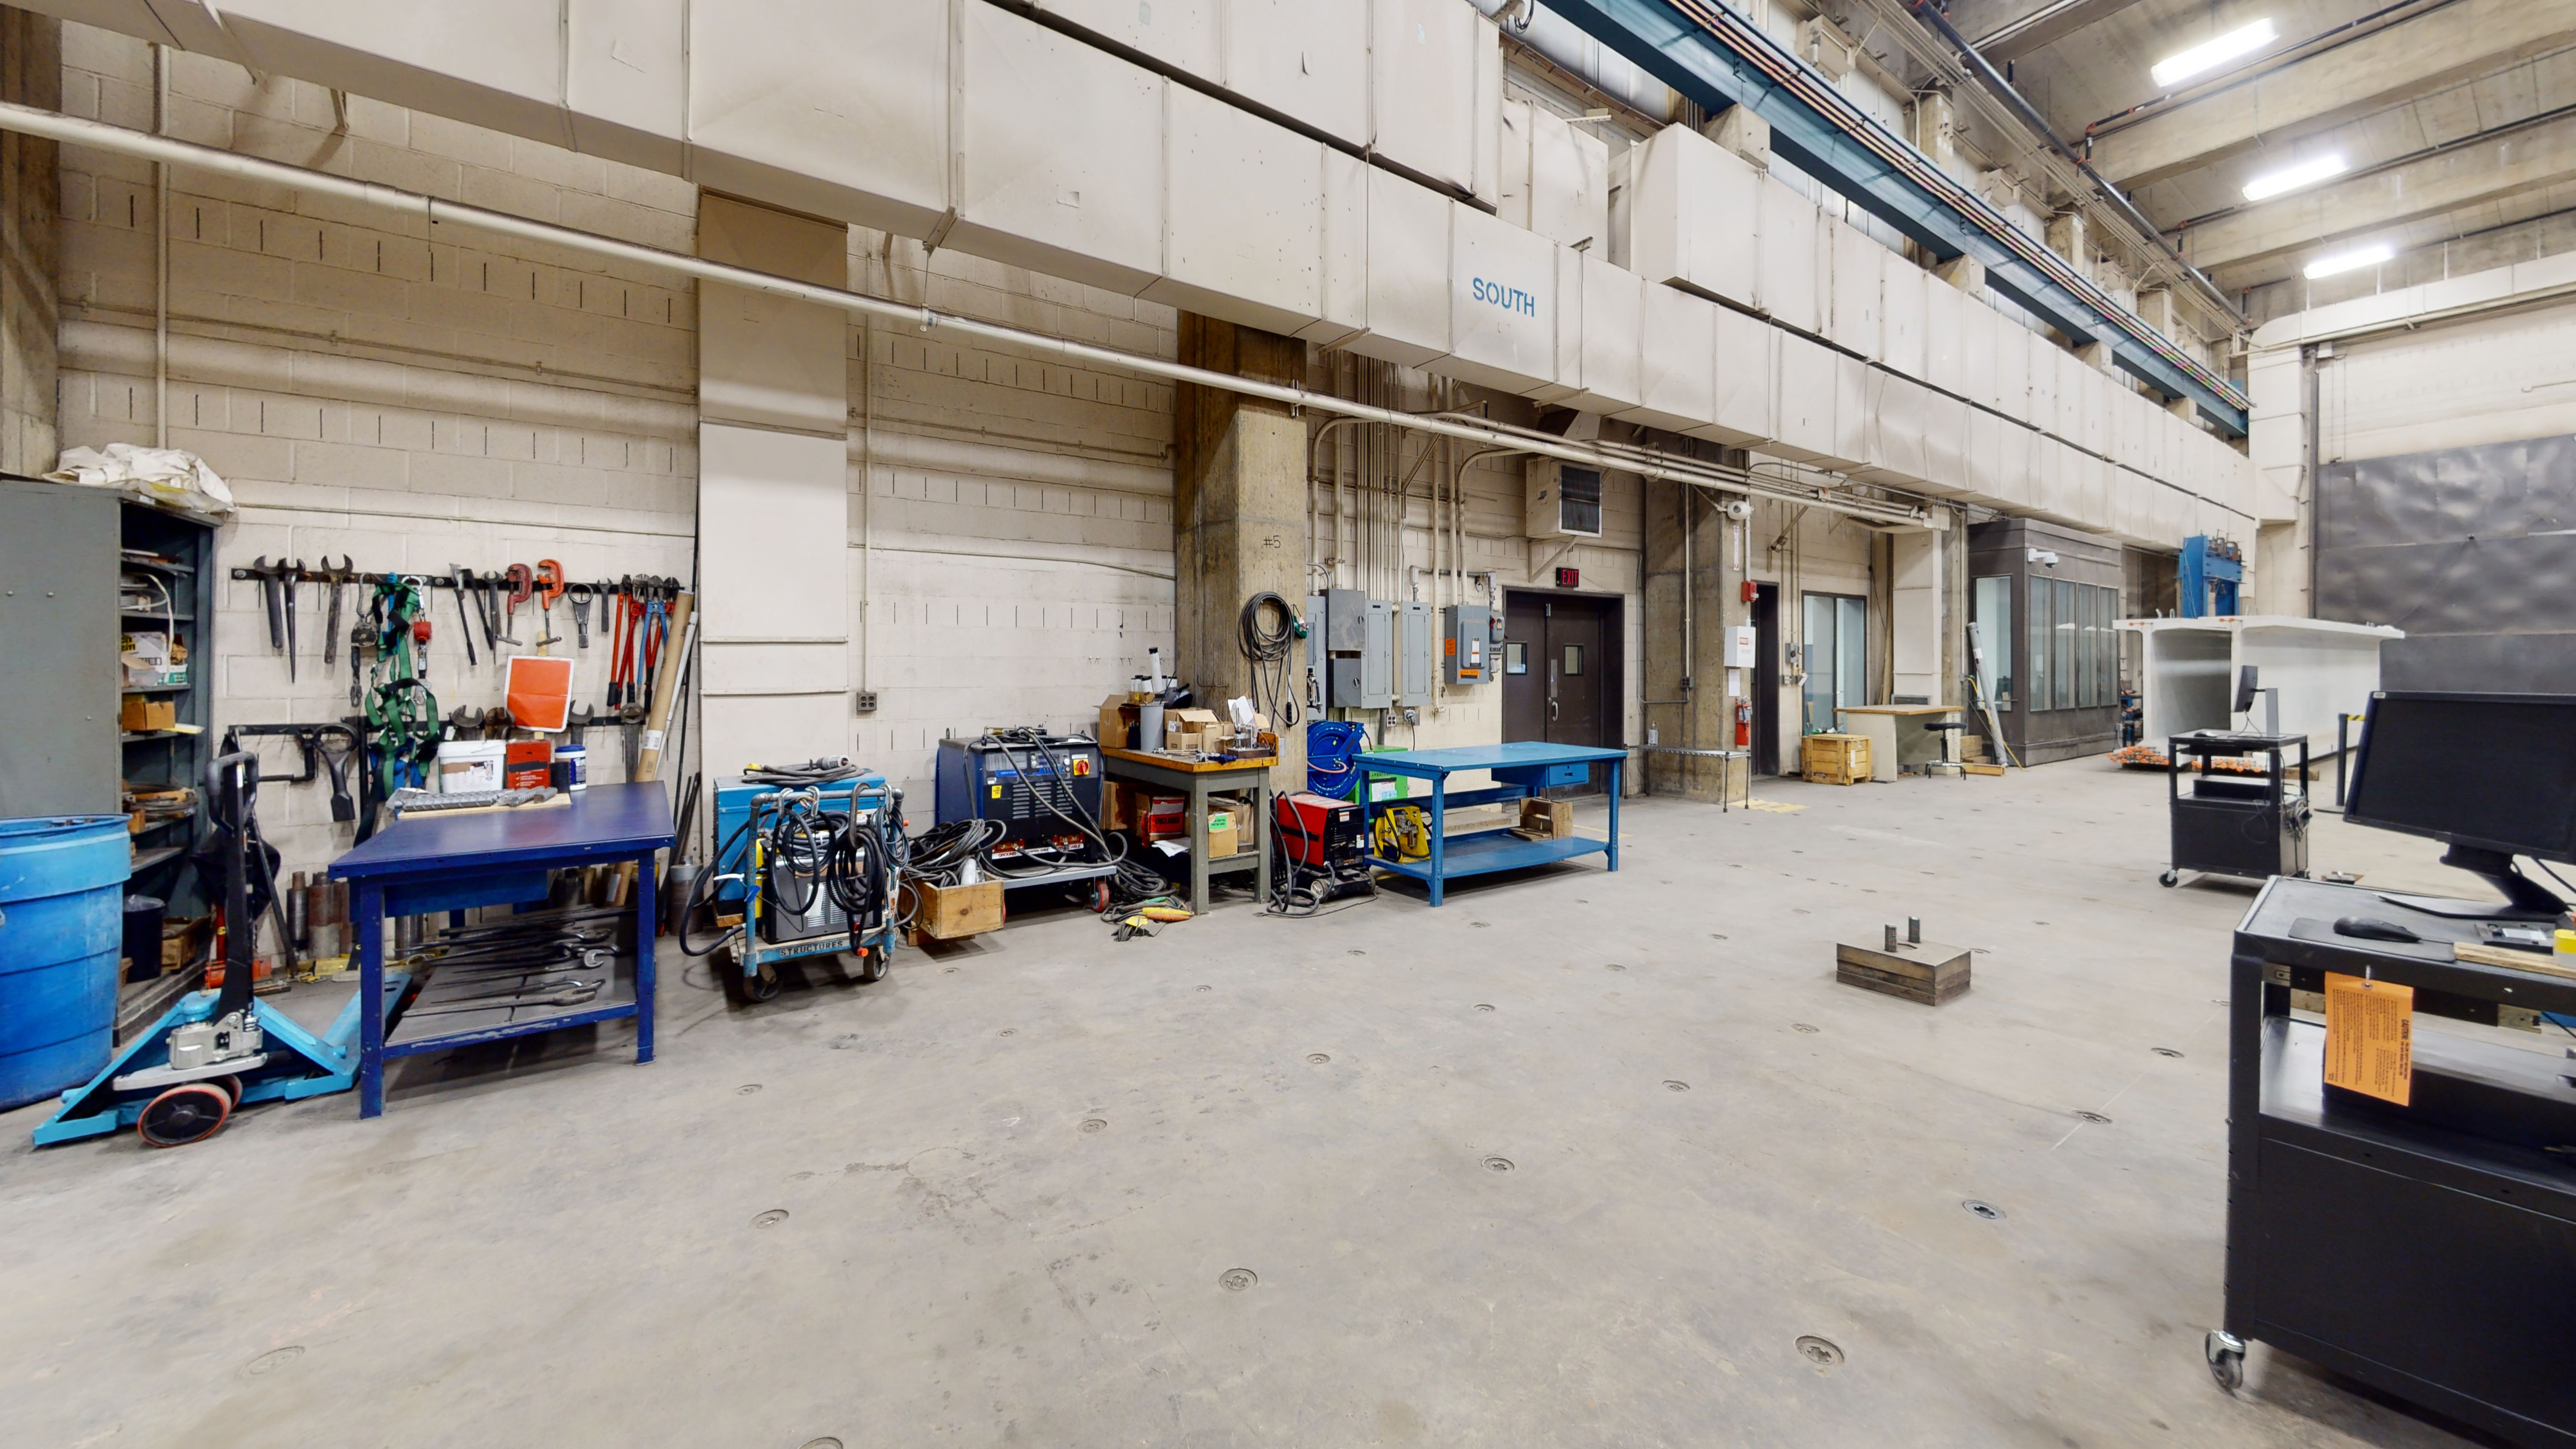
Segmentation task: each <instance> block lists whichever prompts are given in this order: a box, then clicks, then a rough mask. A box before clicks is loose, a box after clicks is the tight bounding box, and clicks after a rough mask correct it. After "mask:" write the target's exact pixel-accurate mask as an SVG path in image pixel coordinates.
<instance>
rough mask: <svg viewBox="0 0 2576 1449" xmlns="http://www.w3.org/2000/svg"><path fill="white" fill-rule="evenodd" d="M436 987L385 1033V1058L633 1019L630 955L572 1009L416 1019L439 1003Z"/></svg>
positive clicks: (511, 1009) (502, 1009) (506, 1009)
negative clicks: (421, 1010) (421, 1011)
mask: <svg viewBox="0 0 2576 1449" xmlns="http://www.w3.org/2000/svg"><path fill="white" fill-rule="evenodd" d="M437 985H438V983H437V981H436V979H435V978H434V977H433V979H432V980H431V982H430V985H429V986H428V987H427V988H425V989H424V990H423V991H422V992H421V993H420V995H418V996H416V997H414V998H413V999H412V1000H411V1001H410V1002H408V1003H406V1004H405V1005H404V1007H403V1009H402V1011H401V1012H400V1013H398V1014H397V1015H396V1016H395V1017H394V1020H393V1025H392V1026H390V1027H388V1028H387V1029H386V1032H385V1055H386V1056H389V1057H408V1056H418V1055H419V1054H421V1053H423V1052H436V1051H447V1050H450V1049H452V1048H455V1047H461V1046H473V1045H475V1044H476V1043H479V1042H487V1041H503V1040H506V1039H508V1038H510V1037H514V1036H528V1035H531V1034H533V1033H536V1032H545V1031H561V1030H562V1029H563V1028H565V1027H568V1026H586V1025H588V1024H590V1023H592V1022H599V1021H619V1020H623V1019H624V1018H627V1017H631V1016H633V1015H634V1014H635V961H634V958H633V957H631V956H629V957H621V958H619V960H618V963H617V967H616V970H615V972H614V974H613V975H611V977H610V978H609V980H608V982H607V984H606V985H603V986H602V987H600V990H599V994H598V995H597V996H594V997H592V998H591V999H590V1000H588V1001H584V1002H580V1003H578V1004H575V1005H570V1006H506V1005H504V1006H494V1007H491V1008H489V1009H487V1010H483V1011H458V1012H439V1013H437V1014H435V1015H420V1014H416V1012H417V1009H418V1008H420V1007H424V1006H436V1005H439V1004H440V998H439V997H438V996H437V995H435V994H434V993H435V992H436V991H437Z"/></svg>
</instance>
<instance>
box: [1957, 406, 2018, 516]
mask: <svg viewBox="0 0 2576 1449" xmlns="http://www.w3.org/2000/svg"><path fill="white" fill-rule="evenodd" d="M1966 413H1967V418H1968V440H1967V452H1966V454H1965V455H1964V456H1963V457H1962V458H1961V459H1960V463H1961V469H1962V472H1963V473H1964V474H1965V476H1964V477H1963V478H1962V479H1961V480H1960V484H1959V488H1960V491H1961V492H1962V493H1964V494H1965V495H1966V496H1967V497H1969V498H1971V499H1973V500H1975V501H1977V502H1980V503H1999V502H2002V501H2003V492H2002V489H2003V476H2004V457H2003V453H2004V444H2003V435H2004V429H2006V428H2008V427H2011V426H2012V424H2010V423H2007V422H2005V421H2004V420H2003V419H2001V418H1999V417H1996V416H1995V415H1994V414H1993V413H1990V412H1987V411H1986V410H1985V409H1983V408H1968V409H1966Z"/></svg>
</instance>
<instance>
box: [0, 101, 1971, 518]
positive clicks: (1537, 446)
mask: <svg viewBox="0 0 2576 1449" xmlns="http://www.w3.org/2000/svg"><path fill="white" fill-rule="evenodd" d="M0 130H11V131H18V132H21V133H23V134H26V135H31V136H43V137H46V138H47V139H49V140H54V141H60V142H63V143H64V144H66V145H72V146H87V147H90V148H92V149H94V150H100V151H110V152H114V153H116V154H118V155H121V156H133V157H136V158H139V159H141V160H145V161H157V162H161V163H163V164H165V165H178V166H190V167H194V168H196V169H197V170H200V171H210V172H214V173H216V174H218V175H225V176H235V177H239V178H241V179H242V180H245V181H253V182H258V183H260V184H263V185H268V186H284V187H288V188H291V189H294V190H298V191H306V192H312V193H316V194H320V195H325V196H332V197H337V198H339V199H340V200H343V201H351V202H356V203H358V204H359V205H362V206H370V207H374V208H377V209H378V210H382V211H388V212H393V213H397V214H400V215H404V216H411V217H416V218H418V219H420V220H422V221H424V222H427V223H428V224H429V225H431V226H441V225H452V226H463V227H469V228H472V229H473V230H476V231H483V232H492V233H496V234H498V235H502V236H514V237H518V238H521V239H522V240H525V241H532V242H538V243H542V244H544V245H547V246H559V247H565V248H568V249H571V250H574V251H580V252H587V253H589V254H590V255H592V256H598V257H606V258H609V259H611V260H614V261H621V262H626V263H630V264H632V265H635V266H643V267H654V268H658V269H660V270H663V271H668V272H675V273H678V274H679V275H682V276H686V277H693V278H695V279H697V280H699V281H702V282H716V283H720V284H722V285H725V286H728V287H740V288H742V289H744V290H745V291H752V292H765V293H768V294H769V295H771V296H776V297H787V298H791V299H794V300H796V301H800V302H813V303H817V304H819V305H822V306H826V307H836V308H839V309H840V310H842V311H845V312H851V313H856V314H858V315H860V316H865V317H872V318H875V319H877V320H880V321H884V322H888V323H892V324H895V325H898V326H907V327H915V328H918V329H920V331H921V332H923V333H925V334H927V333H931V332H952V333H956V334H959V335H962V336H966V337H973V338H978V339H981V340H983V341H986V342H991V343H995V344H998V345H1001V346H1005V347H1012V348H1017V349H1019V350H1021V351H1025V352H1033V353H1037V354H1039V355H1041V356H1049V357H1057V358H1061V359H1063V360H1065V361H1067V362H1078V363H1082V364H1085V365H1088V366H1092V367H1109V368H1117V369H1121V370H1124V371H1128V372H1138V373H1143V374H1145V375H1147V376H1151V377H1160V378H1164V379H1167V380H1169V381H1172V382H1186V383H1192V384H1195V385H1197V386H1200V387H1206V388H1214V389H1217V390H1219V391H1223V392H1232V393H1237V394H1240V395H1242V396H1246V397H1257V398H1262V399H1265V400H1267V401H1270V402H1276V403H1283V404H1286V405H1287V406H1288V407H1290V408H1292V409H1305V408H1311V409H1313V410H1315V411H1316V412H1321V413H1332V414H1336V415H1339V416H1343V417H1351V418H1358V419H1361V420H1364V421H1367V422H1374V423H1383V424H1385V425H1387V426H1389V427H1393V428H1409V429H1412V430H1414V431H1416V432H1424V433H1438V434H1443V435H1446V436H1448V437H1453V438H1464V439H1466V440H1467V441H1469V442H1473V443H1485V444H1503V445H1505V446H1508V447H1511V448H1512V449H1514V450H1515V451H1518V452H1523V453H1537V454H1541V455H1543V456H1547V457H1552V458H1562V459H1564V460H1566V461H1567V462H1570V463H1581V464H1584V465H1586V466H1590V467H1598V468H1607V469H1614V470H1617V471H1620V472H1627V473H1637V474H1641V475H1643V476H1645V477H1648V478H1657V479H1664V480H1668V481H1671V482H1676V483H1687V484H1690V485H1692V486H1695V487H1700V488H1712V489H1716V490H1718V491H1721V492H1729V493H1741V494H1746V495H1748V496H1758V497H1775V498H1780V499H1783V500H1785V501H1788V502H1792V503H1799V504H1805V505H1807V506H1809V507H1814V508H1823V509H1828V510H1830V511H1832V512H1836V513H1846V514H1850V515H1852V516H1853V517H1856V518H1867V519H1872V520H1875V521H1877V522H1881V523H1889V524H1897V525H1902V526H1907V527H1915V528H1938V527H1940V526H1941V522H1940V520H1939V518H1938V517H1937V515H1935V514H1934V513H1933V511H1932V510H1930V509H1927V508H1913V507H1907V506H1904V505H1899V504H1891V503H1882V502H1876V501H1874V500H1846V499H1840V498H1835V497H1831V496H1829V495H1827V494H1825V493H1823V492H1822V491H1818V492H1816V493H1813V494H1809V493H1805V492H1802V491H1799V490H1794V489H1771V488H1763V487H1759V486H1757V485H1755V484H1753V483H1752V482H1750V481H1749V480H1747V479H1741V478H1737V477H1729V476H1726V475H1725V474H1724V473H1721V472H1720V471H1718V470H1715V469H1712V468H1710V467H1709V466H1708V465H1706V464H1700V463H1696V462H1692V461H1686V460H1681V459H1673V460H1670V461H1664V460H1662V459H1661V458H1660V456H1659V455H1658V456H1653V457H1640V456H1638V455H1637V453H1636V452H1635V451H1633V450H1627V451H1624V452H1623V453H1622V454H1618V455H1614V454H1612V453H1610V452H1608V451H1605V450H1602V449H1596V448H1588V447H1584V446H1582V445H1579V444H1571V443H1563V442H1556V441H1550V440H1547V439H1546V438H1545V437H1544V435H1540V436H1537V437H1533V436H1530V435H1528V434H1525V433H1517V432H1506V431H1505V430H1503V429H1502V428H1499V427H1495V426H1492V425H1488V424H1471V423H1465V422H1460V421H1457V420H1455V419H1453V418H1447V417H1439V416H1430V417H1425V416H1421V415H1417V414H1413V413H1407V412H1403V411H1400V410H1398V409H1396V408H1391V407H1379V406H1375V405H1373V404H1369V403H1361V402H1353V401H1350V400H1347V399H1344V398H1338V397H1334V396H1332V395H1331V394H1329V393H1317V392H1309V391H1307V390H1306V389H1304V388H1302V387H1288V386H1283V385H1281V384H1277V383H1267V382H1261V381H1257V380H1255V379H1252V378H1245V377H1236V376H1233V375H1231V374H1229V373H1222V372H1212V371H1209V370H1208V369H1206V368H1199V367H1190V366H1187V365H1185V364H1183V363H1177V362H1166V361H1164V360H1163V359H1162V358H1159V357H1145V356H1141V355H1139V354H1136V353H1131V352H1119V351H1115V350H1113V349H1110V348H1106V347H1094V346H1091V345H1090V344H1088V343H1083V342H1073V341H1069V340H1067V339H1064V338H1061V337H1049V336H1047V335H1045V334H1044V333H1039V332H1027V331H1023V330H1021V329H1019V328H1016V327H1005V326H1001V325H998V324H996V323H991V322H978V321H976V320H974V319H973V318H969V317H959V316H956V315H954V314H951V313H945V312H937V311H933V310H932V309H930V308H928V307H916V306H909V305H906V304H904V303H901V302H893V301H888V300H885V299H883V298H880V297H871V296H868V295H866V294H864V293H860V292H849V291H843V290H842V289H840V288H837V287H824V286H818V285H816V284H814V283H811V282H800V281H797V280H796V279H794V278H792V277H780V276H773V275H771V274H770V273H767V272H755V271H752V270H750V269H748V268H745V267H735V266H727V265H726V264H724V263H722V262H711V261H708V260H706V259H705V258H703V257H693V256H688V255H685V254H683V253H680V252H671V251H664V250H662V249H661V248H659V247H648V246H639V245H637V244H635V243H633V242H623V241H618V240H616V239H614V238H611V237H604V236H600V235H597V234H596V233H593V232H586V231H577V230H575V229H573V228H571V227H566V226H557V225H555V224H554V223H552V222H543V221H531V220H528V219H527V218H525V217H518V216H511V215H508V214H506V213H504V212H498V211H486V210H484V209H482V208H481V207H475V206H464V205H460V204H458V203H456V202H452V201H441V200H439V199H438V198H436V197H432V196H423V195H421V194H419V193H418V192H412V191H404V190H401V189H400V188H397V187H392V186H385V185H380V184H378V183H376V182H372V181H353V180H351V179H349V178H348V177H345V176H334V175H331V174H330V173H329V172H325V171H314V170H310V169H308V168H306V167H302V166H290V165H287V164H286V163H284V162H280V161H268V160H263V159H261V158H259V157H256V156H244V155H242V154H240V153H239V152H235V151H225V150H220V149H217V148H215V147H212V146H200V145H198V144H196V143H194V142H190V141H178V140H172V139H169V138H167V137H161V136H152V135H147V134H145V133H144V132H141V131H134V130H128V129H127V128H125V127H123V126H111V125H107V124H106V123H104V122H100V121H89V120H83V119H81V118H79V117H77V116H66V115H61V114H59V113H57V112H53V111H45V110H38V109H36V108H35V107H33V106H22V105H18V104H15V103H13V102H0Z"/></svg>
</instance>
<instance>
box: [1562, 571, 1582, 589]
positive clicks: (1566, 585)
mask: <svg viewBox="0 0 2576 1449" xmlns="http://www.w3.org/2000/svg"><path fill="white" fill-rule="evenodd" d="M1556 586H1557V587H1558V588H1560V589H1579V588H1582V587H1583V570H1581V569H1558V570H1557V571H1556Z"/></svg>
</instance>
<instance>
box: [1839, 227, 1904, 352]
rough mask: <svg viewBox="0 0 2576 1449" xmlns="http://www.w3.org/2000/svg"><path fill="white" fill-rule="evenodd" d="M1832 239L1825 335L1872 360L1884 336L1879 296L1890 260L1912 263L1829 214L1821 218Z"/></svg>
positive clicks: (1857, 228)
mask: <svg viewBox="0 0 2576 1449" xmlns="http://www.w3.org/2000/svg"><path fill="white" fill-rule="evenodd" d="M1821 219H1822V220H1823V222H1824V225H1825V230H1826V233H1827V234H1828V235H1829V236H1830V237H1831V238H1832V242H1831V250H1832V254H1833V263H1834V265H1833V305H1832V309H1831V315H1830V316H1829V317H1828V318H1827V324H1826V328H1825V335H1826V336H1827V337H1828V338H1829V339H1831V340H1832V342H1833V344H1834V345H1835V346H1837V347H1841V348H1846V349H1848V350H1850V351H1852V352H1856V353H1859V354H1860V355H1861V356H1863V357H1865V358H1868V359H1870V360H1871V361H1873V362H1875V361H1878V360H1880V358H1879V351H1880V348H1881V347H1882V346H1883V345H1884V342H1885V339H1884V338H1883V337H1881V336H1880V335H1879V329H1880V307H1881V300H1880V299H1881V297H1882V295H1883V294H1884V292H1885V290H1886V286H1887V271H1888V266H1889V264H1890V263H1891V262H1893V263H1895V264H1897V265H1899V266H1903V267H1905V268H1906V269H1907V270H1909V271H1911V270H1912V269H1913V267H1912V264H1911V263H1908V262H1905V261H1903V260H1901V259H1899V258H1897V257H1894V256H1892V255H1891V254H1890V253H1889V252H1888V250H1887V248H1885V247H1883V246H1880V245H1879V244H1878V243H1877V242H1876V241H1875V240H1873V239H1872V238H1871V237H1870V234H1869V233H1867V232H1865V231H1862V230H1861V229H1860V228H1859V227H1856V226H1847V225H1845V224H1843V223H1842V222H1839V221H1836V220H1834V219H1833V218H1831V217H1824V218H1821Z"/></svg>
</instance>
